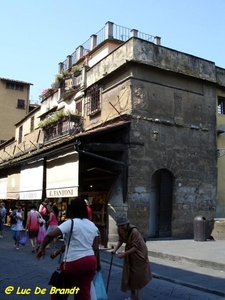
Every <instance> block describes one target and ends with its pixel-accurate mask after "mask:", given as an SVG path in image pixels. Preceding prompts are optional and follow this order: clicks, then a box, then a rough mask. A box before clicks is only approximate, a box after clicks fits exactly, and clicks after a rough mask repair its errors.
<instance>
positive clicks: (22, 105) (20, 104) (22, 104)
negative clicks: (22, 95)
mask: <svg viewBox="0 0 225 300" xmlns="http://www.w3.org/2000/svg"><path fill="white" fill-rule="evenodd" d="M17 108H20V109H25V100H22V99H18V100H17Z"/></svg>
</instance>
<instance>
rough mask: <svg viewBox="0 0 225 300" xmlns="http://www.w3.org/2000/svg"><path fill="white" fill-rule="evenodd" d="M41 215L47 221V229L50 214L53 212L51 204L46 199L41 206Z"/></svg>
mask: <svg viewBox="0 0 225 300" xmlns="http://www.w3.org/2000/svg"><path fill="white" fill-rule="evenodd" d="M38 211H39V213H40V214H41V216H42V218H43V219H44V220H45V224H46V227H47V226H48V220H49V214H50V211H51V206H50V203H49V199H47V198H45V199H44V201H43V202H42V203H41V205H40V206H39V210H38Z"/></svg>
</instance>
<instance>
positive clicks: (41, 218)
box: [38, 214, 46, 225]
mask: <svg viewBox="0 0 225 300" xmlns="http://www.w3.org/2000/svg"><path fill="white" fill-rule="evenodd" d="M38 223H39V224H41V225H43V224H45V223H46V222H45V220H44V219H43V217H42V215H41V214H39V216H38Z"/></svg>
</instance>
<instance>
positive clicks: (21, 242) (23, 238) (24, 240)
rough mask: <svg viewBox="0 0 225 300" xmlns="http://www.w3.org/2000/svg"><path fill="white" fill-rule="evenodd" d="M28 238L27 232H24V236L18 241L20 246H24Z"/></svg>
mask: <svg viewBox="0 0 225 300" xmlns="http://www.w3.org/2000/svg"><path fill="white" fill-rule="evenodd" d="M27 240H28V237H27V232H26V231H25V233H24V236H23V237H22V238H21V239H20V240H19V243H20V245H22V246H25V245H26V243H27Z"/></svg>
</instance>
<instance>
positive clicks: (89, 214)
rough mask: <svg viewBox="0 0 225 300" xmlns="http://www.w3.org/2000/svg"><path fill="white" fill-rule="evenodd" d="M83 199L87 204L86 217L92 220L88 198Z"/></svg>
mask: <svg viewBox="0 0 225 300" xmlns="http://www.w3.org/2000/svg"><path fill="white" fill-rule="evenodd" d="M84 201H85V203H86V205H87V212H88V219H89V220H92V209H91V207H90V205H89V202H88V200H87V199H84Z"/></svg>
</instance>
